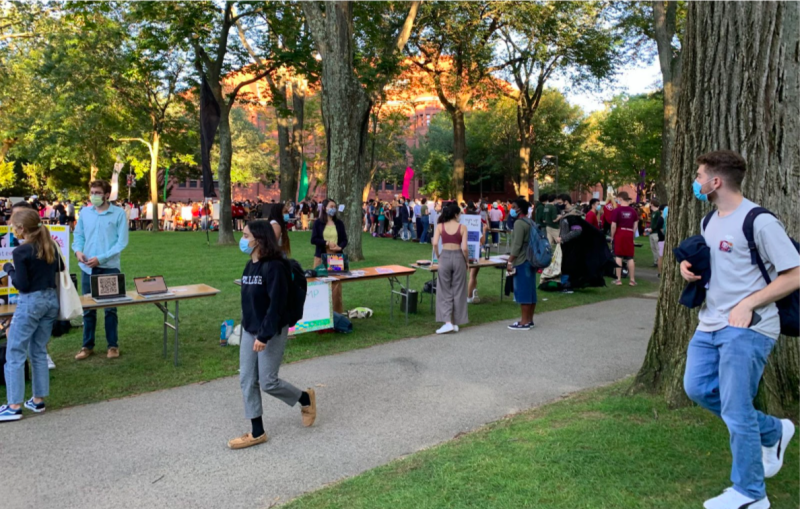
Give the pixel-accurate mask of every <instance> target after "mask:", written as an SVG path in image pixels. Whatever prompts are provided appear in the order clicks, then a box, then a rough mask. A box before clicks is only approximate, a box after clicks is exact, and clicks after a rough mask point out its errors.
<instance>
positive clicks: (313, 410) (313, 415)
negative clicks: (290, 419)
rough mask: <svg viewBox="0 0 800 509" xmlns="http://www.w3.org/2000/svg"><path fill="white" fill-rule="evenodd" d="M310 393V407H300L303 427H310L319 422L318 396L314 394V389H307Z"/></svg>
mask: <svg viewBox="0 0 800 509" xmlns="http://www.w3.org/2000/svg"><path fill="white" fill-rule="evenodd" d="M306 392H307V393H308V399H310V400H311V404H310V405H308V406H301V407H300V414H301V415H302V417H303V426H305V427H309V426H311V425H312V424H314V421H315V420H317V395H316V394H315V393H314V389H311V388H309V389H306Z"/></svg>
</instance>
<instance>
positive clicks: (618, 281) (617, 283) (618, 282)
mask: <svg viewBox="0 0 800 509" xmlns="http://www.w3.org/2000/svg"><path fill="white" fill-rule="evenodd" d="M614 284H615V285H617V286H622V281H620V280H619V279H617V280H616V281H614Z"/></svg>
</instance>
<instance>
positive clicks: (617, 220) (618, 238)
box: [611, 191, 639, 286]
mask: <svg viewBox="0 0 800 509" xmlns="http://www.w3.org/2000/svg"><path fill="white" fill-rule="evenodd" d="M617 199H618V200H619V204H620V206H619V207H617V208H616V209H614V212H613V214H612V217H611V238H612V239H614V257H615V259H616V262H617V269H616V271H617V280H616V281H614V284H615V285H617V286H619V285H621V284H622V279H621V278H622V262H623V261H626V262H628V275H629V277H630V283H629V284H630V285H631V286H636V277H635V275H634V269H635V268H636V265H635V263H634V261H633V255H634V246H633V239H634V232H635V231H636V228H637V226H638V223H639V215H638V214H637V213H636V210H635V209H634V208H633V207H631V199H630V196H628V193H627V192H625V191H621V192H620V193H619V194H618V195H617Z"/></svg>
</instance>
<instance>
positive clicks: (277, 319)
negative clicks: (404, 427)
mask: <svg viewBox="0 0 800 509" xmlns="http://www.w3.org/2000/svg"><path fill="white" fill-rule="evenodd" d="M239 249H241V251H242V252H243V253H245V254H247V255H249V256H250V260H249V261H248V262H247V265H245V267H244V273H243V274H242V339H241V344H240V345H239V381H240V384H241V387H242V397H243V399H244V412H245V417H246V418H248V419H250V422H251V425H252V428H253V429H252V431H251V432H250V433H247V434H246V435H243V436H241V437H239V438H234V439H232V440H230V441H229V442H228V447H230V448H231V449H244V448H245V447H250V446H253V445H257V444H262V443H264V442H266V441H267V434H266V433H265V432H264V421H263V420H262V417H261V415H262V408H261V392H260V391H259V386H260V389H261V390H263V391H264V392H266V393H267V394H269V395H270V396H273V397H276V398H278V399H279V400H281V401H283V402H284V403H286V404H287V405H289V406H294V405H295V404H297V403H300V412H301V416H302V419H303V426H311V425H312V424H314V420H315V419H316V417H317V402H316V396H315V394H314V389H306V390H305V391H301V390H300V389H298V388H297V387H295V386H294V385H292V384H290V383H288V382H286V381H284V380H281V379H280V378H278V370H279V369H280V366H281V361H282V360H283V350H284V348H285V347H286V340H287V337H288V334H289V321H288V318H287V316H288V314H287V310H286V306H287V298H286V296H287V295H288V293H289V284H290V280H291V277H292V274H291V268H290V266H289V262H288V261H287V260H286V257H285V255H284V252H283V249H282V248H281V246H279V245H278V242H277V239H276V238H275V231H274V230H273V227H272V225H271V224H270V222H269V221H266V220H256V221H251V222H249V223H247V226H245V228H244V232H243V235H242V238H241V240H240V241H239Z"/></svg>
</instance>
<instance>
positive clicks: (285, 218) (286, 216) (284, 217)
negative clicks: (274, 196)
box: [283, 214, 289, 223]
mask: <svg viewBox="0 0 800 509" xmlns="http://www.w3.org/2000/svg"><path fill="white" fill-rule="evenodd" d="M283 220H284V221H286V222H287V223H288V222H289V214H284V215H283Z"/></svg>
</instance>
